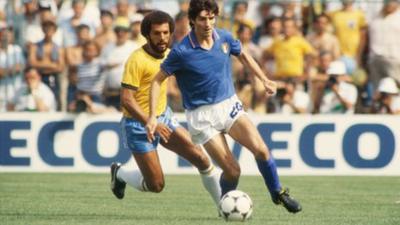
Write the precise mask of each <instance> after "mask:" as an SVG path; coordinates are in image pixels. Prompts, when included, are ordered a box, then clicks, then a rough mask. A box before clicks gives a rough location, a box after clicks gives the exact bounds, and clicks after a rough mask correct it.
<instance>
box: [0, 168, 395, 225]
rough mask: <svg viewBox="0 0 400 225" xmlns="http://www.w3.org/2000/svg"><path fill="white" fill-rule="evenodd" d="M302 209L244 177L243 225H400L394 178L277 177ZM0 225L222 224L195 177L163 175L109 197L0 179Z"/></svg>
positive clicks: (96, 190) (94, 188) (43, 177)
mask: <svg viewBox="0 0 400 225" xmlns="http://www.w3.org/2000/svg"><path fill="white" fill-rule="evenodd" d="M282 183H284V184H285V185H287V186H289V187H291V193H292V194H293V196H295V197H296V198H297V199H298V200H300V201H301V203H302V205H303V212H301V213H299V214H296V215H293V214H289V213H287V212H286V211H285V210H284V209H283V208H282V207H280V206H275V205H274V204H272V203H271V201H270V200H269V198H267V197H266V191H265V188H264V184H263V182H262V179H261V178H260V177H253V176H243V177H242V178H241V180H240V185H239V189H241V190H244V191H245V192H247V193H248V194H249V195H250V196H251V197H252V199H253V202H254V212H253V218H252V219H251V220H250V221H248V222H247V224H274V225H276V224H293V225H298V224H300V225H301V224H304V225H325V224H327V225H328V224H329V225H331V224H332V225H344V224H351V225H356V224H360V225H361V224H362V225H366V224H371V225H380V224H382V225H383V224H393V225H395V224H400V204H398V203H396V201H400V188H399V187H400V178H399V177H282ZM0 224H5V225H8V224H32V225H33V224H38V225H39V224H40V225H46V224H52V225H53V224H73V225H75V224H135V225H136V224H138V225H142V224H149V225H150V224H151V225H159V224H185V225H190V224H205V225H212V224H227V223H226V222H225V221H223V220H222V219H221V218H218V217H217V212H216V208H215V207H214V206H213V203H212V200H211V198H210V197H209V196H208V195H207V194H206V191H205V190H204V189H203V187H202V186H201V181H200V178H199V177H197V176H166V187H165V189H164V191H163V192H162V193H160V194H151V193H140V192H138V191H135V190H133V189H130V188H129V189H127V192H126V196H125V198H124V199H123V200H117V199H116V198H114V196H113V195H112V194H111V191H110V190H109V176H108V175H106V174H38V173H32V174H26V173H25V174H22V173H0Z"/></svg>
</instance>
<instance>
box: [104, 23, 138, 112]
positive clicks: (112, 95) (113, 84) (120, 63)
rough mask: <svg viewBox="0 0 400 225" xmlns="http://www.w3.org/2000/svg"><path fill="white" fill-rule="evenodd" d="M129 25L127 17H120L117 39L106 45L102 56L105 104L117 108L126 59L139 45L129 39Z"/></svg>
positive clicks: (116, 24)
mask: <svg viewBox="0 0 400 225" xmlns="http://www.w3.org/2000/svg"><path fill="white" fill-rule="evenodd" d="M129 26H130V22H129V20H128V19H126V18H123V17H120V18H118V19H117V20H116V21H115V24H114V32H115V35H116V37H117V40H116V42H114V43H109V44H108V45H106V46H105V47H104V48H103V50H102V53H101V56H100V57H101V61H102V65H103V76H104V77H105V86H104V97H105V104H106V105H107V106H113V107H115V108H116V109H119V107H120V101H119V99H120V89H121V80H122V74H123V72H124V65H125V61H126V60H127V59H128V57H129V55H130V54H131V53H132V52H133V51H134V50H135V49H136V48H138V47H139V46H137V45H136V44H135V43H134V42H133V41H131V40H129V31H130V29H129Z"/></svg>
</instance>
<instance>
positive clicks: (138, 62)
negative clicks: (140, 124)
mask: <svg viewBox="0 0 400 225" xmlns="http://www.w3.org/2000/svg"><path fill="white" fill-rule="evenodd" d="M168 53H169V50H167V51H166V52H165V56H164V58H162V59H157V58H154V57H153V56H151V55H150V54H149V53H147V52H146V51H145V50H144V49H143V48H139V49H137V50H136V51H134V52H133V53H132V54H131V55H130V56H129V58H128V60H127V62H126V64H125V70H124V74H123V77H122V82H121V85H122V86H123V87H126V88H131V89H133V90H136V93H135V96H134V97H135V100H136V101H137V103H138V104H139V106H140V108H141V109H142V110H143V111H144V112H146V113H149V111H150V108H149V103H150V86H151V82H152V80H153V78H154V76H155V75H156V74H157V72H158V71H160V64H161V63H162V62H163V61H164V59H165V58H166V57H167V55H168ZM166 107H167V80H165V81H164V82H163V83H162V84H161V87H160V96H159V97H158V105H157V107H156V115H157V116H159V115H160V114H162V113H163V112H164V111H165V109H166ZM122 112H123V114H124V116H125V117H128V118H131V117H132V116H131V115H130V114H129V112H128V111H127V110H126V109H125V108H122Z"/></svg>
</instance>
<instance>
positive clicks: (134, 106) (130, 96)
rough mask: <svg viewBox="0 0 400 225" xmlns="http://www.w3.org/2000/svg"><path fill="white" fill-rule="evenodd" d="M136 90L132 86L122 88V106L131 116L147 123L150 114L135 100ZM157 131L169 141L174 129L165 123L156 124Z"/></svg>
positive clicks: (164, 139)
mask: <svg viewBox="0 0 400 225" xmlns="http://www.w3.org/2000/svg"><path fill="white" fill-rule="evenodd" d="M135 93H136V91H135V90H134V89H132V88H126V87H122V89H121V104H122V106H123V107H124V108H125V109H126V110H127V111H128V112H129V114H131V116H132V117H133V118H135V119H137V120H139V121H140V122H142V124H146V122H147V120H148V118H149V117H148V115H147V114H146V113H145V112H144V111H143V110H142V109H141V108H140V106H139V104H138V103H137V101H136V100H135V98H134V96H135ZM156 125H157V126H156V129H155V131H156V132H157V133H158V134H159V135H160V137H161V138H162V139H163V141H165V142H168V139H169V137H170V135H171V133H172V131H171V130H170V129H169V128H168V127H167V126H165V125H164V124H162V123H160V124H156Z"/></svg>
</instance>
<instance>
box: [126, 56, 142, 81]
mask: <svg viewBox="0 0 400 225" xmlns="http://www.w3.org/2000/svg"><path fill="white" fill-rule="evenodd" d="M141 75H142V73H141V72H140V66H139V64H138V60H135V57H134V56H131V57H130V58H129V59H128V61H127V62H126V63H125V68H124V73H123V76H122V83H121V85H122V86H123V87H127V88H131V89H137V88H138V87H139V86H140V80H141Z"/></svg>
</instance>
